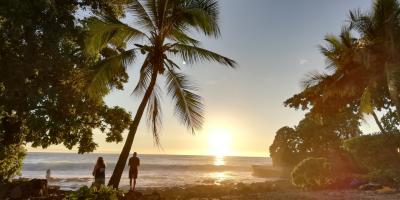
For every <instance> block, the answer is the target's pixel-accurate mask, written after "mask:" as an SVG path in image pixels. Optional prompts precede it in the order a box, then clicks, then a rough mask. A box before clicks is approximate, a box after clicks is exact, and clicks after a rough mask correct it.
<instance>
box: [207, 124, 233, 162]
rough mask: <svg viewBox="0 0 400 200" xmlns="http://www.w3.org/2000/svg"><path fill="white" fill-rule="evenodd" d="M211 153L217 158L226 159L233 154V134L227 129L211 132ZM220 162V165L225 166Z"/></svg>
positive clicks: (209, 137)
mask: <svg viewBox="0 0 400 200" xmlns="http://www.w3.org/2000/svg"><path fill="white" fill-rule="evenodd" d="M208 139H209V152H210V154H212V155H214V156H215V157H217V158H218V157H219V158H221V157H224V156H226V155H229V154H230V153H231V149H230V145H231V141H232V135H231V133H230V132H229V131H228V130H226V129H215V130H212V131H210V133H209V136H208ZM217 160H218V159H217ZM219 160H222V162H223V159H219ZM222 162H219V164H218V165H221V164H223V163H222Z"/></svg>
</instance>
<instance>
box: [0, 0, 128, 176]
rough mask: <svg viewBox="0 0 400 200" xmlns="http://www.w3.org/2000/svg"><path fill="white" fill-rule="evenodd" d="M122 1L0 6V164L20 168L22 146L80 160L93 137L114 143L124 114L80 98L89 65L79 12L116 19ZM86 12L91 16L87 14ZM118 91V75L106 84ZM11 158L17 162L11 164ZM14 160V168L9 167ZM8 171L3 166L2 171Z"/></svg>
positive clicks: (122, 77)
mask: <svg viewBox="0 0 400 200" xmlns="http://www.w3.org/2000/svg"><path fill="white" fill-rule="evenodd" d="M125 2H127V1H126V0H113V1H107V2H104V1H100V0H83V1H81V0H71V1H48V0H35V1H23V0H5V1H1V2H0V55H1V56H0V63H1V65H0V148H2V149H1V150H0V152H2V155H1V156H0V163H2V164H3V166H2V170H3V169H4V170H7V171H10V172H9V173H8V174H10V176H8V175H2V177H1V179H8V178H9V177H11V176H12V175H15V174H16V173H17V172H16V171H18V170H16V171H15V173H14V172H11V171H13V170H11V169H19V168H20V161H21V160H22V158H23V157H22V156H21V154H22V152H23V149H24V146H25V145H32V146H33V147H43V148H46V147H48V146H49V145H54V144H64V145H65V146H66V147H67V148H69V149H72V148H73V147H77V148H78V152H79V153H85V152H90V151H93V150H94V149H95V148H96V146H97V144H96V143H94V141H93V130H94V129H97V128H98V129H101V131H102V132H103V133H104V134H106V135H107V141H116V142H119V141H121V140H122V136H121V133H122V131H123V130H124V129H126V128H127V126H128V125H129V123H130V115H129V113H127V112H126V111H125V110H123V109H121V108H119V107H114V108H111V107H108V106H107V105H105V103H104V102H103V101H102V99H99V100H96V101H95V100H92V99H90V98H89V97H88V96H87V95H86V93H85V92H84V91H86V88H87V86H88V82H89V80H90V79H91V77H92V76H93V72H91V71H90V70H87V66H90V65H92V64H93V59H92V58H91V57H87V56H86V55H85V54H83V52H82V49H83V47H82V43H83V42H82V41H83V36H84V31H83V29H82V24H80V23H79V19H78V17H77V16H78V14H77V12H78V11H79V10H82V9H85V10H88V11H93V12H96V13H107V14H110V15H112V16H116V17H118V16H121V15H122V12H121V9H122V8H123V6H124V5H123V4H124V3H125ZM88 13H90V12H88ZM112 78H113V79H112V80H111V82H110V85H111V86H112V88H117V89H122V84H123V83H124V82H126V81H127V75H126V73H125V71H122V72H119V73H118V74H117V75H116V76H114V77H112ZM17 158H18V159H17ZM12 160H14V161H15V162H13V163H12V162H11V161H12ZM6 165H7V166H6Z"/></svg>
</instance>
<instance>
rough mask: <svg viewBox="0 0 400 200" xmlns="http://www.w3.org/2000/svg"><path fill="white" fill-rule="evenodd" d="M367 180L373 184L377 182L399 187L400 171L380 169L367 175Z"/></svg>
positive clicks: (396, 169)
mask: <svg viewBox="0 0 400 200" xmlns="http://www.w3.org/2000/svg"><path fill="white" fill-rule="evenodd" d="M367 177H368V179H369V180H371V181H373V182H378V183H381V184H385V185H386V184H387V185H391V184H394V185H399V184H400V169H398V168H390V169H380V170H374V171H371V172H369V173H368V175H367Z"/></svg>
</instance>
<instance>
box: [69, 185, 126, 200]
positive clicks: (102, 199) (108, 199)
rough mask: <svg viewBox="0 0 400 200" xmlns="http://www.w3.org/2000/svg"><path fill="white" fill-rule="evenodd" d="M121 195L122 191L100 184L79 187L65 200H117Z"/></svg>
mask: <svg viewBox="0 0 400 200" xmlns="http://www.w3.org/2000/svg"><path fill="white" fill-rule="evenodd" d="M122 196H123V193H122V191H120V190H118V189H114V188H111V187H106V186H101V187H100V188H98V189H97V188H96V187H92V188H89V187H87V186H84V187H81V188H80V189H79V190H78V191H75V192H72V193H71V194H70V195H69V196H68V197H67V198H66V199H67V200H118V199H119V198H121V197H122Z"/></svg>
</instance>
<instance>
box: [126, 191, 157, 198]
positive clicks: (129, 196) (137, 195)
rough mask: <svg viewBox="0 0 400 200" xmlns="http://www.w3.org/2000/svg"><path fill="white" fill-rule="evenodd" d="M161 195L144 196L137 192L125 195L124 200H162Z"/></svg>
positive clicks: (155, 193) (154, 193)
mask: <svg viewBox="0 0 400 200" xmlns="http://www.w3.org/2000/svg"><path fill="white" fill-rule="evenodd" d="M162 199H163V198H162V197H161V195H160V193H158V192H153V193H151V194H142V193H140V192H137V191H129V192H128V193H126V194H125V197H124V200H162Z"/></svg>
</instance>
